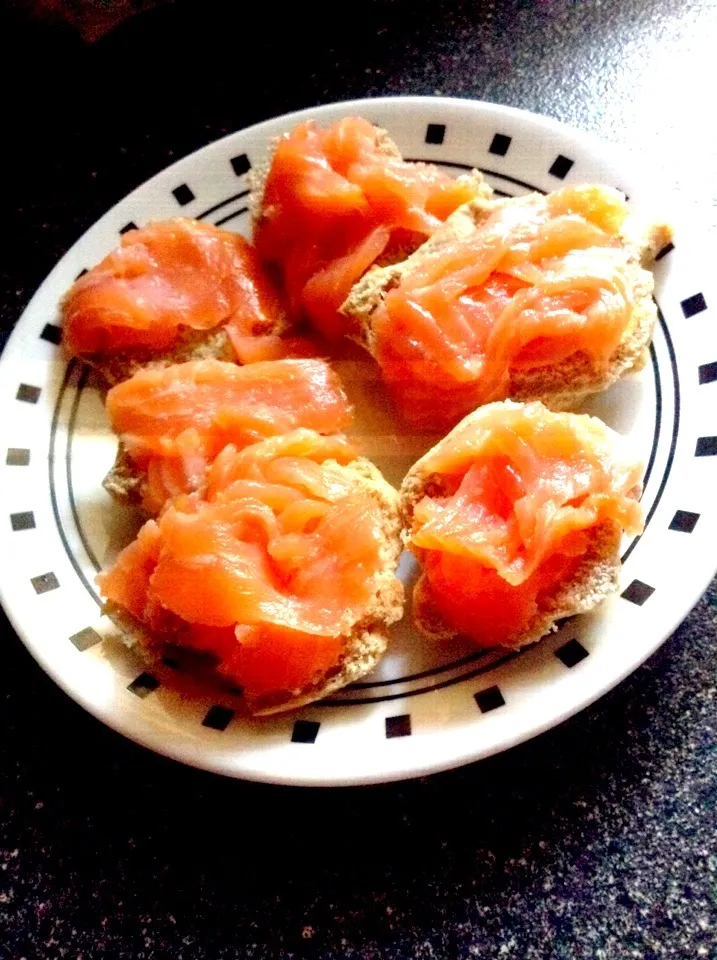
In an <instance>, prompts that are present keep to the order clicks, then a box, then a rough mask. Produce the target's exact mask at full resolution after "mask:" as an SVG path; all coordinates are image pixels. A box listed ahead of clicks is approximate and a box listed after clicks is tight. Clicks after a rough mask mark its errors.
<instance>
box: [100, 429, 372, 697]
mask: <svg viewBox="0 0 717 960" xmlns="http://www.w3.org/2000/svg"><path fill="white" fill-rule="evenodd" d="M337 457H338V458H339V459H342V460H344V461H350V460H351V459H352V454H351V451H350V447H349V446H348V444H347V443H346V441H345V440H343V439H342V438H338V437H322V436H320V435H319V434H317V433H315V432H313V431H310V430H297V431H294V432H292V433H290V434H287V435H285V436H282V437H275V438H271V439H269V440H266V441H262V442H259V443H257V444H254V445H252V446H249V447H246V448H245V449H243V450H236V449H233V448H230V449H229V450H225V451H223V453H222V455H221V458H219V459H218V460H217V461H216V463H215V465H214V467H213V468H212V469H213V472H214V476H213V482H212V484H211V485H210V487H209V489H208V496H209V497H210V499H207V500H200V499H198V498H197V497H185V498H179V499H178V500H176V501H175V502H174V503H172V504H169V505H168V506H167V507H166V509H165V510H164V512H163V513H162V516H161V517H160V518H159V520H158V521H156V522H155V521H148V523H147V524H145V526H144V527H143V528H142V530H141V531H140V534H139V536H138V538H137V540H136V541H135V542H133V543H132V544H130V545H129V546H128V547H126V548H125V550H124V551H122V553H121V554H120V555H119V557H118V559H117V561H116V562H115V564H114V566H113V567H112V568H111V569H110V570H109V571H107V572H105V573H102V574H100V575H99V577H98V584H99V585H100V589H101V591H102V593H103V595H104V596H105V597H106V598H107V599H108V600H111V601H113V602H115V603H117V604H119V605H120V606H122V607H124V608H125V609H127V610H128V611H129V612H131V613H132V614H133V615H134V616H135V617H137V618H138V619H140V620H141V621H143V622H145V623H148V622H149V618H151V622H152V623H153V624H155V626H156V624H158V623H161V622H162V617H161V615H163V616H164V617H165V622H167V623H170V624H172V623H173V624H177V623H179V624H180V625H182V629H180V630H177V629H176V628H175V629H173V630H172V629H168V633H167V638H166V639H167V640H168V641H169V642H175V643H177V642H178V643H182V644H185V645H189V646H192V647H193V648H195V649H197V650H201V651H204V652H207V653H210V654H212V655H213V656H214V657H215V658H216V660H217V661H218V669H219V671H220V672H221V673H222V674H223V675H224V676H225V677H227V678H228V679H230V680H231V681H232V682H233V683H235V684H238V685H240V686H242V687H244V689H245V691H246V693H247V696H248V697H249V698H251V697H252V696H257V695H260V694H263V693H265V692H267V691H271V690H284V689H290V690H293V689H297V690H298V689H302V688H304V687H305V686H307V685H310V684H311V683H312V682H313V681H314V680H315V679H316V678H317V677H319V676H321V675H323V674H324V673H325V672H326V671H327V670H328V669H329V668H330V667H331V666H333V665H334V664H335V663H337V662H338V659H339V657H340V655H341V651H342V645H343V641H342V640H341V636H342V634H344V633H346V632H348V631H350V629H351V628H352V627H353V625H354V624H355V623H356V622H358V620H360V618H361V616H362V615H363V613H364V611H365V610H366V609H367V606H368V604H369V602H370V600H371V598H372V596H373V593H374V589H375V588H374V582H375V577H376V575H377V574H378V573H379V571H380V569H381V556H380V553H379V545H380V542H381V540H380V530H381V523H382V518H381V511H380V506H379V505H378V504H377V503H376V501H375V500H374V499H373V497H372V496H370V494H369V493H367V492H365V491H363V490H362V489H361V488H357V487H356V486H355V483H354V482H353V481H351V479H350V478H349V477H347V476H346V475H345V474H343V473H342V471H341V469H340V468H339V466H338V459H337Z"/></svg>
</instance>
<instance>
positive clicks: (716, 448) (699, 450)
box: [695, 437, 717, 457]
mask: <svg viewBox="0 0 717 960" xmlns="http://www.w3.org/2000/svg"><path fill="white" fill-rule="evenodd" d="M695 456H696V457H715V456H717V437H698V438H697V446H696V447H695Z"/></svg>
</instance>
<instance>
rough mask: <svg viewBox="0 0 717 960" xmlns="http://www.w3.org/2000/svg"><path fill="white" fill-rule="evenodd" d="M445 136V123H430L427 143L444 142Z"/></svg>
mask: <svg viewBox="0 0 717 960" xmlns="http://www.w3.org/2000/svg"><path fill="white" fill-rule="evenodd" d="M445 136H446V125H445V123H429V124H428V126H427V127H426V143H443V140H444V138H445Z"/></svg>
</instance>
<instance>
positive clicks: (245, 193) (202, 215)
mask: <svg viewBox="0 0 717 960" xmlns="http://www.w3.org/2000/svg"><path fill="white" fill-rule="evenodd" d="M249 193H250V191H249V190H242V191H240V192H239V193H233V194H232V195H231V197H227V198H226V200H220V202H219V203H215V204H214V206H213V207H207V209H206V210H203V211H202V212H201V213H198V214H197V220H203V219H204V218H205V217H208V216H209V214H210V213H216V211H217V210H221V208H222V207H226V206H227V205H228V204H230V203H232V202H233V201H234V200H241V199H242V198H243V197H247V196H249Z"/></svg>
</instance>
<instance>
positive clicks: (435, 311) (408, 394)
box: [371, 186, 636, 426]
mask: <svg viewBox="0 0 717 960" xmlns="http://www.w3.org/2000/svg"><path fill="white" fill-rule="evenodd" d="M626 216H627V207H626V204H625V201H624V199H623V197H622V196H621V195H620V194H618V193H617V191H615V190H611V189H609V188H607V187H597V186H586V187H566V188H564V189H562V190H558V191H556V192H555V193H551V194H548V195H547V196H545V197H543V196H539V195H537V194H533V195H530V196H529V197H524V198H520V199H517V200H511V201H507V202H505V203H501V204H496V205H495V207H494V208H493V212H492V213H491V214H490V215H489V216H487V219H485V220H484V221H483V222H482V223H480V224H479V225H478V226H477V227H476V229H475V230H474V231H473V232H472V233H470V234H469V235H467V236H465V235H464V236H456V237H455V238H454V239H452V240H451V239H450V238H448V237H447V239H446V242H445V243H444V244H442V245H440V246H437V247H436V249H434V250H433V251H430V252H429V251H427V252H426V253H425V256H420V255H419V256H420V260H419V259H418V258H417V261H416V265H415V267H413V268H411V269H409V270H407V271H405V272H404V273H403V275H402V277H401V279H400V282H399V283H398V284H397V285H395V286H394V287H393V288H392V289H390V290H389V291H388V292H387V293H386V296H385V298H384V299H383V301H382V302H381V303H380V305H379V306H378V309H377V310H376V312H375V313H374V315H373V316H372V320H371V324H372V333H373V337H374V343H375V347H374V352H375V354H376V357H377V359H378V362H379V364H380V366H381V369H382V371H383V374H384V377H385V378H386V380H387V382H388V384H389V386H390V388H391V390H392V392H393V394H394V396H395V399H396V402H397V403H398V405H399V407H400V409H401V411H402V412H403V414H404V415H405V416H406V417H407V418H408V419H410V420H411V421H412V422H415V423H420V424H423V425H425V426H429V425H430V426H438V425H450V424H451V423H455V422H456V420H457V419H459V418H460V417H461V416H463V415H465V414H466V413H467V412H469V411H470V410H473V409H475V408H476V407H478V406H480V405H481V404H484V403H488V402H490V401H492V400H500V399H503V398H505V397H507V396H510V385H511V377H512V376H515V375H516V374H520V372H521V371H527V370H536V369H540V368H543V369H547V368H551V367H556V366H559V365H560V364H561V363H562V362H563V361H565V360H567V359H569V358H573V357H575V356H581V357H585V358H587V359H588V360H589V362H590V364H591V366H592V367H593V368H594V369H596V370H601V369H607V367H608V365H609V363H610V359H611V357H612V356H613V355H614V353H615V351H616V349H617V347H618V345H619V343H620V340H621V337H622V335H623V333H624V332H625V330H626V328H627V326H628V323H629V321H630V317H631V313H632V309H633V307H634V305H635V300H636V292H635V289H634V281H633V278H634V275H635V271H634V267H635V264H634V262H633V263H632V264H631V263H630V257H631V255H633V254H631V252H630V250H629V249H628V248H627V246H626V245H625V243H624V242H623V241H622V239H621V237H620V229H621V227H622V225H623V222H624V220H625V218H626ZM633 256H634V255H633Z"/></svg>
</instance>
